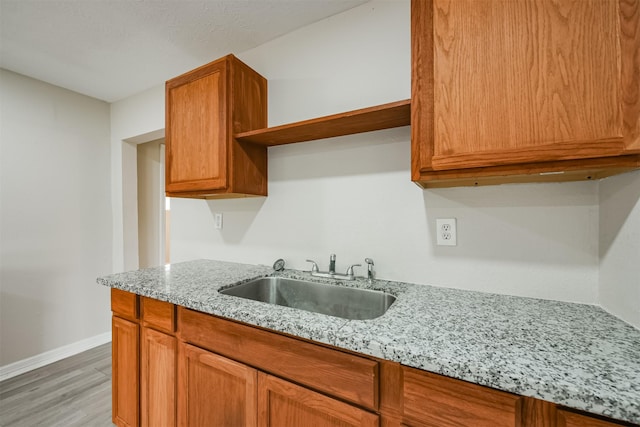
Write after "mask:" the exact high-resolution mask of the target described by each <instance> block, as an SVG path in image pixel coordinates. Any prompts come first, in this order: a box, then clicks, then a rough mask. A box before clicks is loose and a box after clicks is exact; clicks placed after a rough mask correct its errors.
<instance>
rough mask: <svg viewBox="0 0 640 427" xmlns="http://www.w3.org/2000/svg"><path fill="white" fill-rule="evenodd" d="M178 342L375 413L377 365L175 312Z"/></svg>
mask: <svg viewBox="0 0 640 427" xmlns="http://www.w3.org/2000/svg"><path fill="white" fill-rule="evenodd" d="M178 325H179V327H178V329H179V331H180V337H181V338H182V339H183V340H185V341H187V342H190V343H193V344H195V345H198V346H200V347H203V348H206V349H208V350H211V351H213V352H215V353H218V354H221V355H223V356H226V357H229V358H232V359H234V360H237V361H240V362H242V363H245V364H248V365H251V366H254V367H256V368H258V369H261V370H263V371H266V372H270V373H272V374H275V375H278V376H280V377H284V378H287V379H290V380H292V381H295V382H297V383H300V384H303V385H307V386H309V387H312V388H315V389H317V390H320V391H322V392H325V393H327V394H330V395H333V396H336V397H340V398H342V399H345V400H348V401H350V402H353V403H355V404H358V405H361V406H364V407H367V408H371V409H374V410H375V409H377V407H378V400H377V395H378V363H377V362H376V361H374V360H371V359H367V358H364V357H359V356H355V355H352V354H348V353H344V352H339V351H335V350H333V349H329V348H325V347H322V346H319V345H316V344H312V343H309V342H305V341H301V340H298V339H295V338H290V337H286V336H283V335H279V334H274V333H273V332H268V331H265V330H261V329H258V328H253V327H250V326H246V325H242V324H239V323H236V322H232V321H229V320H225V319H221V318H218V317H215V316H210V315H207V314H204V313H199V312H197V311H194V310H189V309H185V308H183V307H178Z"/></svg>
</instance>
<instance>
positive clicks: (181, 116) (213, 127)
mask: <svg viewBox="0 0 640 427" xmlns="http://www.w3.org/2000/svg"><path fill="white" fill-rule="evenodd" d="M228 74H229V73H228V62H227V61H226V60H218V61H215V62H213V63H211V64H207V65H205V66H203V67H200V68H197V69H196V70H193V71H191V72H189V73H187V74H184V75H182V76H180V77H177V78H175V79H173V80H169V81H168V82H167V84H166V100H165V102H166V104H167V109H166V118H165V120H166V165H167V167H166V171H165V173H166V190H167V192H169V193H173V192H188V191H195V190H202V189H208V190H221V189H224V188H225V187H226V186H227V176H228V159H227V145H228V139H229V130H230V129H229V126H228V121H229V120H228V108H227V105H228V92H229V88H228V87H229V84H228V79H229V77H228Z"/></svg>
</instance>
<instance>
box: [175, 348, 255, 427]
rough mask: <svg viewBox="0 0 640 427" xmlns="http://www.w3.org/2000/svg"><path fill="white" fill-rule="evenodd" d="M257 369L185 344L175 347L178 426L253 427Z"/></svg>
mask: <svg viewBox="0 0 640 427" xmlns="http://www.w3.org/2000/svg"><path fill="white" fill-rule="evenodd" d="M256 400H257V371H256V370H255V369H253V368H250V367H248V366H246V365H242V364H240V363H237V362H234V361H232V360H229V359H227V358H225V357H222V356H218V355H216V354H213V353H209V352H208V351H205V350H202V349H200V348H198V347H194V346H191V345H188V344H182V343H181V344H180V346H179V362H178V420H179V422H178V425H179V426H184V427H186V426H189V427H199V426H202V427H236V426H237V427H245V426H246V427H255V426H256V416H257V402H256Z"/></svg>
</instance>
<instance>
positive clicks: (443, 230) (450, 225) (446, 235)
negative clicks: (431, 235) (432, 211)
mask: <svg viewBox="0 0 640 427" xmlns="http://www.w3.org/2000/svg"><path fill="white" fill-rule="evenodd" d="M436 244H437V245H438V246H457V244H458V233H457V230H456V219H455V218H438V219H436Z"/></svg>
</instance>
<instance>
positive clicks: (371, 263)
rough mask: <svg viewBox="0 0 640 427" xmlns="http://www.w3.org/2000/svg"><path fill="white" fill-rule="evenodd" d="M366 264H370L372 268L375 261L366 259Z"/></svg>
mask: <svg viewBox="0 0 640 427" xmlns="http://www.w3.org/2000/svg"><path fill="white" fill-rule="evenodd" d="M364 262H366V263H367V264H369V266H372V265H373V260H372V259H371V258H365V259H364ZM369 268H371V267H369Z"/></svg>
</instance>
